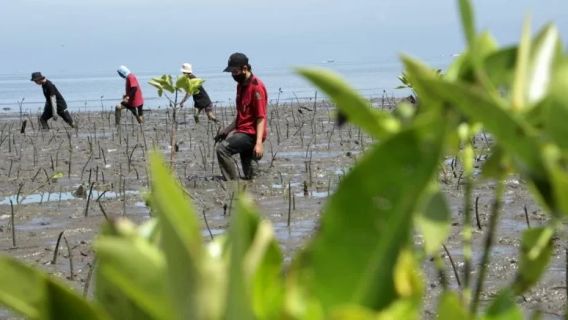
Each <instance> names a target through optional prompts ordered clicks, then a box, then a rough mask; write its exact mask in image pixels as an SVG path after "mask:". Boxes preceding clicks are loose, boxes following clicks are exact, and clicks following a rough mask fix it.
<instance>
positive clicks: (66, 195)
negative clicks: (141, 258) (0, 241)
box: [0, 190, 140, 205]
mask: <svg viewBox="0 0 568 320" xmlns="http://www.w3.org/2000/svg"><path fill="white" fill-rule="evenodd" d="M102 193H103V191H97V190H93V194H92V195H91V200H92V199H97V198H98V197H99V196H100V195H101V194H102ZM139 193H140V192H139V191H133V190H128V191H126V194H129V195H132V194H139ZM118 196H119V195H118V194H117V193H116V192H111V191H109V192H106V193H105V194H104V195H103V199H114V198H117V197H118ZM60 197H61V201H66V200H74V199H82V198H80V197H76V196H75V195H74V194H73V192H61V193H59V192H54V193H47V192H46V193H33V194H29V195H25V198H23V196H20V197H19V201H20V204H31V203H40V202H42V203H45V202H54V201H59V199H60ZM22 199H23V200H22ZM10 200H12V203H14V204H16V196H15V195H12V196H9V197H7V198H4V199H3V200H2V201H0V205H10Z"/></svg>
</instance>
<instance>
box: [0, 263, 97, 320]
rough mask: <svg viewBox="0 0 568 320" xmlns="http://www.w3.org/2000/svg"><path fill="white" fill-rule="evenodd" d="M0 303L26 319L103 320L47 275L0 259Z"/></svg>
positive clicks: (67, 289)
mask: <svg viewBox="0 0 568 320" xmlns="http://www.w3.org/2000/svg"><path fill="white" fill-rule="evenodd" d="M0 270H1V272H0V284H1V285H0V303H1V304H3V305H6V306H8V307H10V308H11V309H13V310H15V311H17V312H19V313H20V314H22V315H25V316H26V317H28V318H30V319H42V320H44V319H45V320H59V319H69V320H75V319H106V316H104V314H103V313H102V312H101V311H100V310H98V308H97V307H96V306H94V305H91V304H89V303H87V301H86V300H85V299H83V298H82V297H80V296H79V295H77V294H76V293H74V292H72V291H71V290H70V289H69V288H67V287H66V286H64V285H62V284H60V283H59V282H58V281H57V280H54V279H52V278H50V277H49V276H48V275H47V274H45V273H43V272H40V271H37V270H35V269H34V268H32V267H29V266H27V265H25V264H23V263H21V262H18V261H17V260H16V259H14V258H11V257H5V256H0Z"/></svg>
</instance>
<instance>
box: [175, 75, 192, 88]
mask: <svg viewBox="0 0 568 320" xmlns="http://www.w3.org/2000/svg"><path fill="white" fill-rule="evenodd" d="M189 86H190V85H189V78H188V77H186V76H179V77H178V78H177V80H176V90H183V91H185V92H187V91H189V90H188V89H189Z"/></svg>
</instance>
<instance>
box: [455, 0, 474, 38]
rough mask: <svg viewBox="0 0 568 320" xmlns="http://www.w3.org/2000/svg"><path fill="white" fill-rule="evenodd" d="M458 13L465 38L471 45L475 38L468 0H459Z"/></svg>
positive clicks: (471, 10) (472, 17)
mask: <svg viewBox="0 0 568 320" xmlns="http://www.w3.org/2000/svg"><path fill="white" fill-rule="evenodd" d="M459 4H460V14H461V21H462V27H463V32H464V34H465V40H466V41H467V43H468V44H469V45H470V46H471V45H472V44H473V41H474V39H475V21H474V16H473V7H472V5H471V1H470V0H460V2H459Z"/></svg>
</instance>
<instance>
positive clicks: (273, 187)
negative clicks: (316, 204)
mask: <svg viewBox="0 0 568 320" xmlns="http://www.w3.org/2000/svg"><path fill="white" fill-rule="evenodd" d="M300 185H301V183H300V182H292V183H290V186H292V187H298V186H300ZM282 188H283V186H282V185H281V184H272V189H282ZM284 188H288V185H287V184H286V185H285V186H284Z"/></svg>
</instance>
